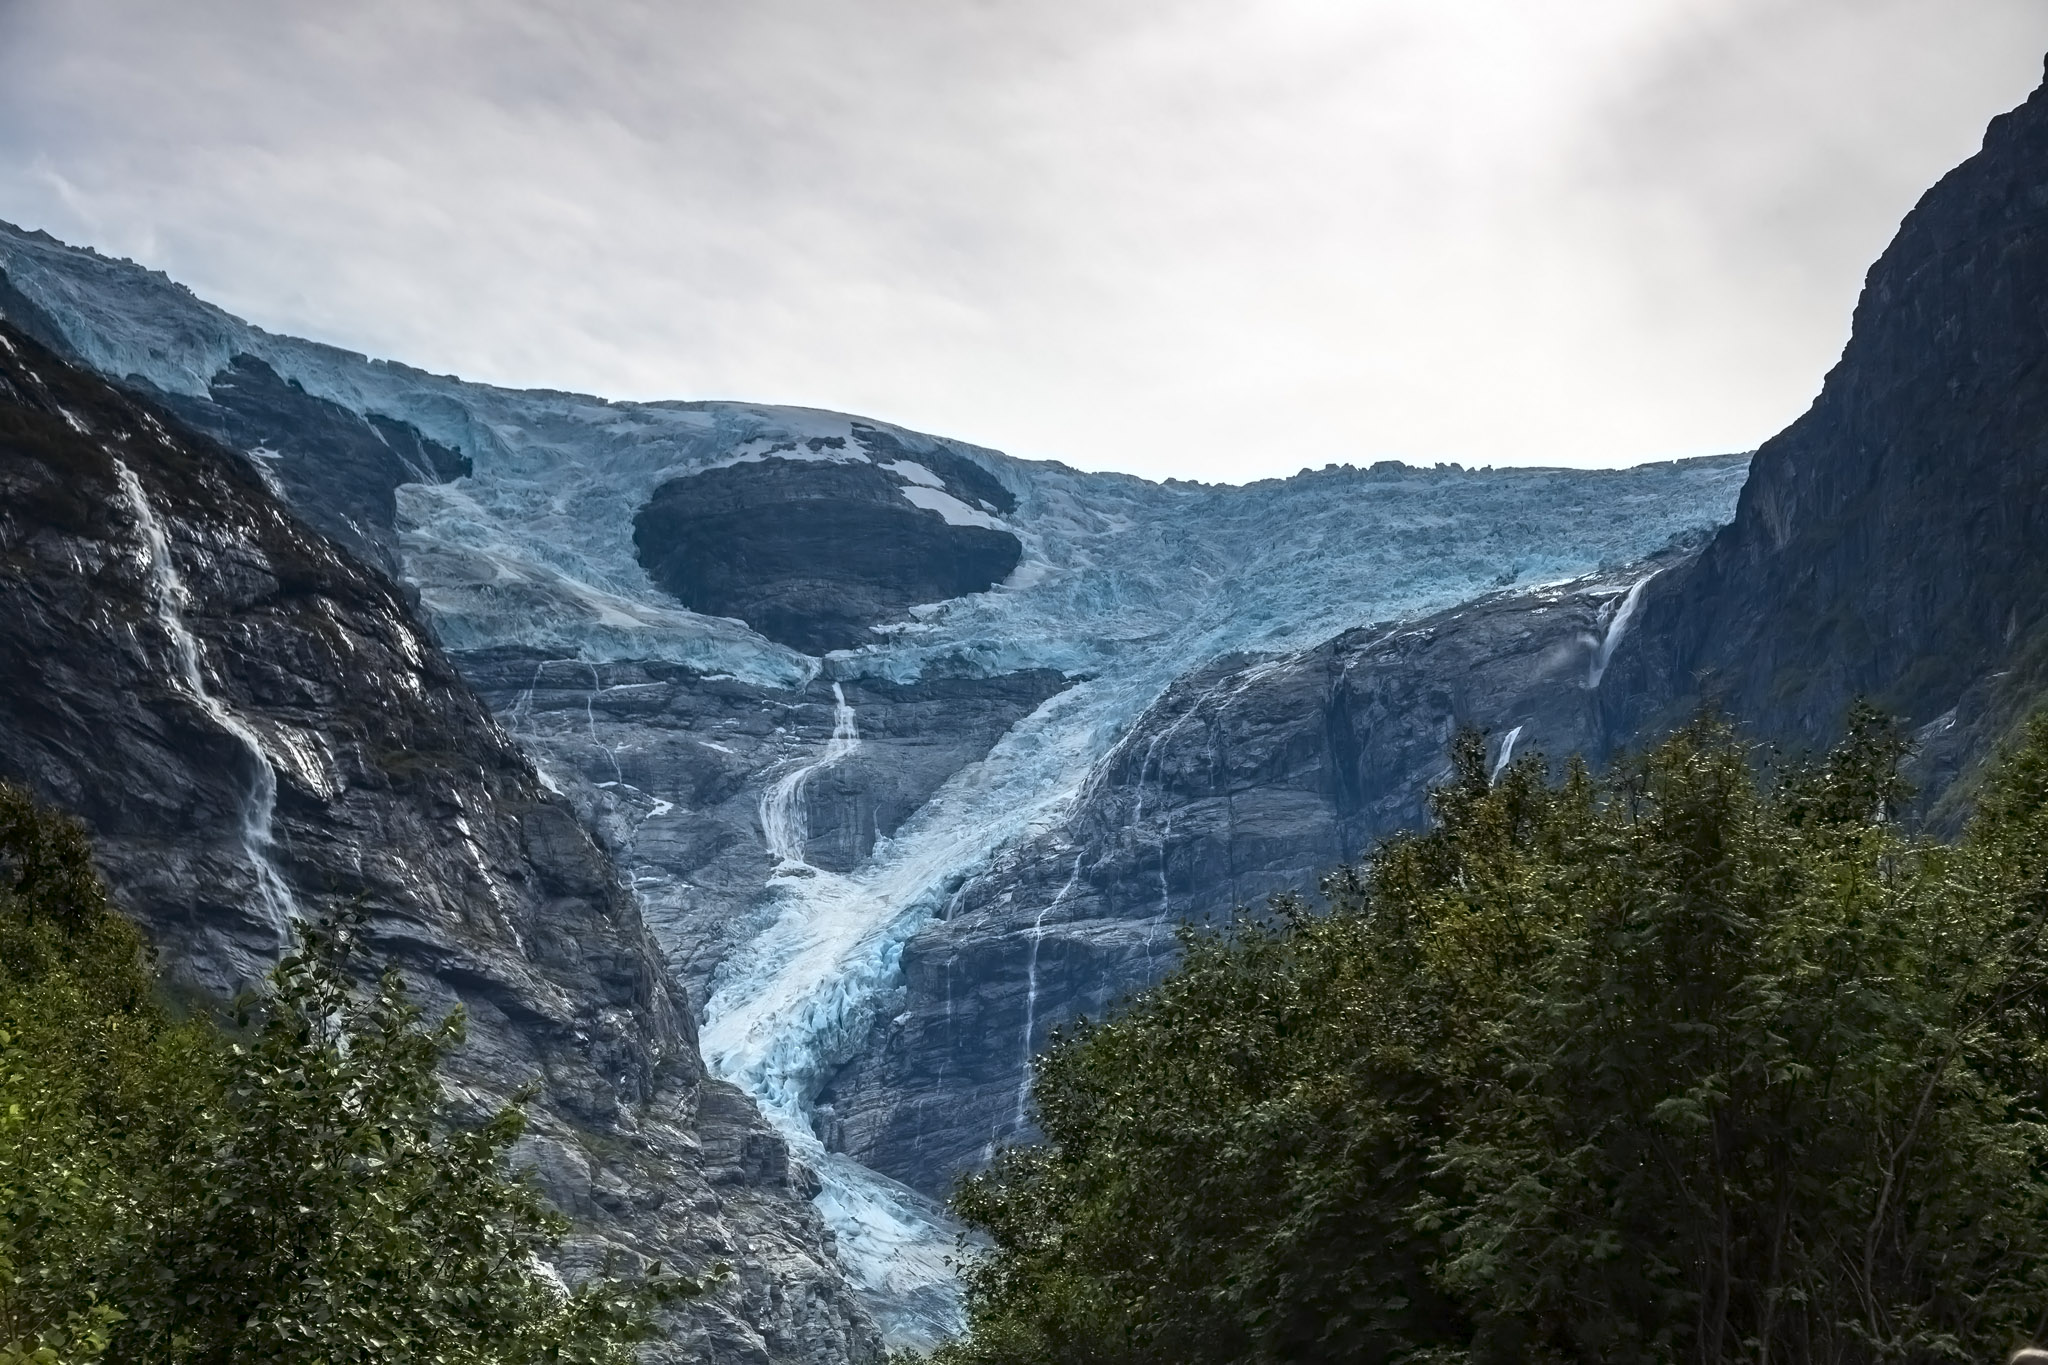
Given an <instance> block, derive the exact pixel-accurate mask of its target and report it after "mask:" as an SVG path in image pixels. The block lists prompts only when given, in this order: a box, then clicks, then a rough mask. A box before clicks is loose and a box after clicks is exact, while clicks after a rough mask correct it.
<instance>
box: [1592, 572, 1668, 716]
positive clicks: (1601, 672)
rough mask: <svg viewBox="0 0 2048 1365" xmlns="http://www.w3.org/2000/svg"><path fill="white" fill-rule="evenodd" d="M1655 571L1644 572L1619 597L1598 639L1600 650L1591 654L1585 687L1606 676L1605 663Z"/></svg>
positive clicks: (1633, 616) (1610, 659)
mask: <svg viewBox="0 0 2048 1365" xmlns="http://www.w3.org/2000/svg"><path fill="white" fill-rule="evenodd" d="M1656 576H1657V575H1656V574H1655V573H1650V574H1645V575H1644V576H1643V577H1641V578H1639V579H1637V580H1636V582H1635V584H1634V586H1632V587H1631V588H1629V590H1628V596H1626V597H1624V598H1622V599H1621V606H1619V607H1618V608H1616V609H1615V612H1614V619H1613V620H1611V621H1609V622H1608V623H1607V634H1606V635H1605V636H1604V637H1603V638H1602V639H1601V641H1600V650H1599V652H1598V653H1596V654H1595V655H1594V656H1593V670H1592V672H1591V674H1590V675H1588V677H1587V679H1586V686H1587V687H1589V688H1590V687H1598V686H1599V685H1600V680H1601V679H1602V678H1604V677H1606V676H1607V665H1608V663H1609V662H1611V661H1612V660H1613V658H1614V651H1615V649H1616V648H1618V647H1619V646H1620V644H1621V637H1622V636H1623V635H1626V634H1627V633H1628V623H1629V622H1630V621H1632V620H1634V619H1635V614H1636V605H1637V604H1638V603H1640V602H1641V601H1642V600H1643V587H1644V585H1645V584H1647V583H1648V582H1649V581H1650V580H1651V579H1652V578H1655V577H1656Z"/></svg>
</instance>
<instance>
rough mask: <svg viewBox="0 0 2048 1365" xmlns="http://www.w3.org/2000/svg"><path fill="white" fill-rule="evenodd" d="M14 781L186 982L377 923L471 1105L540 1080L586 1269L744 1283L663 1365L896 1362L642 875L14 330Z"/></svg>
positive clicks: (327, 557)
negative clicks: (439, 1034)
mask: <svg viewBox="0 0 2048 1365" xmlns="http://www.w3.org/2000/svg"><path fill="white" fill-rule="evenodd" d="M244 379H245V380H246V382H249V383H252V384H261V385H267V384H268V381H267V380H265V379H263V378H262V376H260V375H256V376H245V377H244ZM237 382H243V381H242V380H238V381H237ZM0 773H4V775H5V776H7V777H8V778H10V779H12V780H16V781H21V782H24V783H26V784H28V785H29V786H30V787H32V788H33V789H34V790H36V791H38V792H39V793H40V794H41V795H42V796H43V797H45V798H46V799H48V800H51V801H54V802H56V803H58V804H60V805H62V806H64V807H66V808H68V809H71V810H73V811H75V812H77V813H78V814H79V815H81V816H82V817H83V818H84V819H85V820H86V822H87V823H88V824H89V825H90V826H91V827H92V829H93V831H94V834H95V836H96V838H97V840H98V843H99V847H100V849H101V852H102V858H103V861H104V866H105V871H106V873H107V875H108V878H109V880H110V882H111V883H112V885H113V886H114V888H115V891H116V894H117V896H118V898H119V900H120V902H121V903H122V904H123V905H124V907H126V908H127V909H128V910H129V911H130V912H131V913H133V914H134V915H136V916H137V918H138V919H139V920H140V921H141V922H142V923H143V925H144V926H145V928H146V929H147V931H148V932H149V934H150V935H151V937H152V939H153V940H154V941H155V942H156V943H157V944H158V945H159V947H160V948H161V949H162V952H163V958H164V961H165V963H166V965H167V967H169V968H170V969H171V970H172V971H173V972H174V973H175V974H176V975H177V977H178V978H179V979H181V980H182V981H183V982H184V983H185V984H186V985H188V986H191V987H194V988H197V989H200V990H204V991H209V992H215V993H218V992H222V991H225V990H228V989H231V988H233V987H235V986H237V985H239V984H242V983H246V982H248V981H250V980H251V979H253V978H255V977H256V976H258V975H259V974H260V973H261V972H262V971H263V970H264V969H265V967H266V966H267V965H268V964H269V962H271V961H272V960H274V958H275V956H276V955H277V953H278V952H279V950H280V948H281V947H282V946H283V945H284V942H285V940H286V935H287V934H288V932H289V927H288V926H289V920H290V918H291V917H292V916H293V915H294V914H318V913H321V912H323V911H332V910H335V909H338V908H340V907H342V906H345V905H347V904H350V903H352V902H355V901H357V900H358V899H360V900H361V902H362V903H363V904H364V905H365V906H366V907H367V909H368V913H369V921H368V925H367V934H368V939H369V942H370V944H371V948H372V952H373V954H374V955H375V957H376V958H377V959H378V960H380V961H384V962H390V963H393V964H396V965H397V966H399V967H400V968H401V969H402V970H403V971H404V972H405V973H406V975H407V976H408V978H409V979H410V980H411V981H412V982H413V983H414V985H415V987H416V989H417V990H418V992H419V993H420V994H421V996H422V997H423V998H424V1000H425V1001H426V1003H427V1004H428V1005H429V1006H430V1007H434V1008H447V1007H451V1006H454V1005H457V1004H460V1005H461V1006H463V1007H464V1009H465V1010H466V1011H467V1013H468V1016H469V1020H470V1036H469V1041H468V1043H467V1044H466V1045H465V1046H464V1047H463V1048H462V1049H461V1050H460V1051H459V1052H458V1053H457V1055H456V1056H455V1058H454V1059H453V1069H454V1076H453V1081H454V1085H455V1087H456V1090H457V1093H458V1095H459V1096H460V1097H461V1099H462V1101H463V1103H464V1104H465V1105H467V1106H468V1107H470V1108H471V1109H472V1110H475V1111H481V1110H483V1109H485V1108H487V1107H490V1106H494V1105H495V1104H497V1103H499V1102H501V1101H502V1100H503V1099H504V1098H505V1097H506V1096H508V1095H509V1094H510V1093H511V1092H512V1091H514V1090H515V1089H517V1088H518V1087H520V1086H521V1085H523V1084H525V1083H527V1082H528V1081H532V1080H538V1081H539V1082H540V1085H541V1098H540V1099H539V1100H538V1101H537V1103H536V1104H535V1105H534V1107H533V1110H532V1117H533V1122H532V1127H531V1131H530V1135H529V1137H528V1138H527V1139H526V1140H525V1142H524V1144H523V1147H522V1155H523V1156H524V1158H525V1159H526V1160H528V1161H530V1162H531V1163H532V1165H533V1166H534V1167H535V1168H536V1170H537V1172H538V1174H539V1177H540V1179H541V1181H542V1184H543V1186H544V1187H545V1188H546V1189H547V1191H548V1193H549V1194H550V1195H551V1196H552V1197H553V1198H554V1199H555V1200H556V1201H557V1202H558V1203H559V1204H560V1205H561V1206H562V1207H563V1208H564V1209H565V1210H566V1211H567V1212H568V1213H569V1215H570V1216H571V1217H572V1219H574V1220H575V1221H576V1223H577V1225H578V1231H577V1233H576V1235H575V1237H574V1238H573V1239H572V1242H571V1244H570V1247H569V1251H568V1254H567V1257H566V1260H567V1264H568V1268H569V1269H571V1270H574V1269H575V1268H577V1267H581V1266H587V1265H590V1264H592V1263H594V1262H595V1260H596V1259H598V1258H599V1257H601V1256H602V1255H604V1254H605V1253H606V1251H607V1250H608V1249H614V1248H616V1249H618V1250H621V1251H624V1252H626V1253H627V1254H629V1255H638V1256H650V1257H660V1258H662V1259H663V1260H665V1261H667V1262H669V1263H671V1264H676V1265H680V1266H683V1267H686V1268H692V1269H700V1270H701V1269H704V1268H706V1267H708V1266H709V1265H710V1264H711V1263H712V1262H714V1261H720V1260H722V1261H725V1262H727V1263H728V1264H730V1265H731V1266H732V1267H733V1270H734V1274H733V1275H732V1277H731V1278H730V1279H729V1280H728V1281H727V1282H726V1283H725V1284H724V1285H723V1286H722V1287H721V1288H720V1289H719V1291H718V1292H717V1293H716V1294H715V1295H714V1296H713V1297H712V1299H711V1301H710V1302H708V1303H706V1304H703V1305H699V1306H697V1307H694V1308H692V1309H691V1310H689V1311H688V1312H687V1313H686V1314H685V1315H684V1316H683V1317H682V1318H681V1319H679V1321H678V1322H677V1324H676V1326H677V1329H678V1333H679V1335H678V1339H677V1342H676V1344H675V1345H674V1346H673V1347H672V1348H670V1349H668V1350H667V1351H666V1352H665V1353H664V1354H663V1355H662V1356H661V1357H660V1358H663V1359H672V1360H678V1361H680V1360H719V1361H734V1362H739V1361H746V1362H764V1363H765V1362H784V1361H788V1362H796V1361H803V1362H818V1365H823V1363H824V1362H838V1361H847V1360H858V1359H864V1358H868V1357H870V1356H872V1355H874V1354H875V1353H876V1350H877V1346H878V1343H877V1339H876V1337H875V1333H874V1329H873V1326H872V1324H871V1323H870V1321H869V1320H868V1319H867V1317H866V1315H865V1314H864V1313H863V1312H862V1311H861V1310H860V1309H859V1308H858V1307H857V1306H856V1305H855V1304H854V1303H853V1301H852V1299H851V1297H850V1295H849V1293H848V1291H847V1289H846V1286H845V1283H844V1281H843V1279H842V1277H841V1275H840V1273H839V1271H838V1269H837V1267H836V1266H835V1265H834V1264H833V1262H832V1258H831V1254H830V1250H829V1247H828V1244H827V1238H826V1235H825V1233H824V1231H823V1228H822V1226H821V1224H820V1222H819V1220H818V1217H817V1215H816V1213H815V1211H814V1210H813V1209H812V1208H811V1206H810V1204H809V1198H810V1195H811V1194H812V1193H813V1192H814V1190H815V1189H816V1182H815V1177H813V1176H812V1175H811V1174H810V1173H809V1172H808V1171H806V1170H805V1169H804V1168H802V1167H801V1166H799V1165H796V1164H794V1163H792V1162H791V1161H790V1159H789V1156H788V1150H787V1147H786V1145H785V1144H784V1142H783V1140H782V1139H781V1138H780V1137H778V1136H777V1135H776V1134H775V1133H774V1132H773V1131H771V1130H770V1129H769V1128H768V1127H767V1126H766V1125H765V1124H764V1123H763V1122H762V1120H761V1118H760V1116H759V1114H758V1111H756V1110H755V1109H754V1107H753V1105H752V1104H751V1103H750V1102H749V1101H747V1100H746V1099H745V1098H744V1097H743V1096H741V1095H740V1094H739V1093H738V1092H737V1091H736V1090H734V1089H732V1088H731V1087H729V1086H726V1085H723V1084H721V1083H719V1082H716V1081H714V1080H711V1079H709V1078H708V1077H707V1076H706V1074H705V1072H704V1069H703V1065H702V1062H701V1060H700V1058H699V1056H698V1052H697V1039H696V1029H695V1025H694V1021H693V1018H692V1015H691V1011H690V1010H689V1008H688V1006H687V1002H686V1000H685V999H684V997H683V996H682V994H681V993H680V992H679V991H678V990H677V988H676V987H675V986H674V985H673V984H672V982H671V979H670V977H669V974H668V972H667V971H666V969H665V967H664V965H663V963H662V961H661V958H660V955H659V954H658V953H657V951H656V950H655V948H654V946H653V943H652V941H651V939H650V938H649V936H648V933H647V930H646V928H645V926H644V924H643V922H642V919H641V917H640V914H639V912H638V910H637V908H636V907H635V905H634V903H633V901H632V899H631V897H630V896H629V895H628V894H627V893H626V891H625V890H624V888H622V887H621V885H620V884H619V880H618V876H617V874H616V872H615V870H614V867H613V865H612V863H611V861H610V860H609V859H608V858H607V857H606V855H605V854H604V853H603V852H602V851H601V850H600V849H599V848H598V847H597V846H596V845H595V844H593V842H592V841H591V839H590V837H589V836H588V834H586V832H585V831H584V829H583V827H582V826H581V824H580V823H579V821H578V819H577V816H576V813H575V811H574V810H573V809H572V808H571V807H570V805H569V804H568V803H567V802H565V801H563V800H562V799H560V798H559V797H557V796H554V795H553V794H551V793H550V792H548V791H547V790H546V788H545V787H544V786H543V785H542V784H541V783H540V782H539V781H538V780H537V779H536V777H535V774H534V772H533V770H532V768H531V767H530V765H529V764H528V763H527V762H526V760H524V759H523V758H522V757H521V756H520V755H519V753H518V752H517V750H516V749H515V748H514V747H513V745H512V744H511V742H510V741H509V740H508V738H507V737H506V736H505V734H504V732H503V731H502V730H501V729H500V728H499V726H498V725H497V724H496V723H495V722H494V721H493V720H492V719H491V718H490V715H489V713H488V711H487V710H486V709H485V708H484V707H483V705H482V704H481V703H480V702H479V701H478V700H477V699H476V698H475V696H474V695H473V694H472V693H471V692H470V691H469V690H468V689H467V688H466V687H465V686H464V685H463V684H462V682H461V680H460V678H459V677H458V676H457V674H456V672H455V670H454V668H453V667H452V666H451V665H450V663H449V662H448V661H447V659H446V658H445V657H444V656H443V655H442V654H441V653H440V652H439V651H438V650H437V649H436V648H435V646H434V645H433V643H432V641H431V640H430V639H429V638H428V637H427V636H426V635H425V634H424V632H423V631H422V630H421V629H420V627H419V626H418V625H416V624H415V622H414V621H413V619H412V617H411V615H410V613H409V610H408V608H407V606H406V603H405V601H404V599H403V597H402V596H401V595H400V593H399V592H398V591H397V589H396V588H395V587H394V586H393V584H392V583H391V582H390V581H389V580H387V579H386V578H384V577H383V576H382V575H380V574H378V573H376V572H374V571H371V570H368V569H365V568H364V567H363V566H362V565H361V564H360V563H358V562H357V561H356V560H354V559H353V558H351V557H350V556H348V555H347V554H345V553H343V552H341V551H340V550H339V549H337V547H336V546H335V545H334V544H333V543H332V542H330V541H329V540H327V539H326V538H325V537H323V536H321V535H320V534H319V533H318V532H317V531H315V530H314V529H312V528H311V527H309V526H308V525H307V524H305V523H304V522H302V521H300V520H299V519H298V518H297V517H296V516H295V515H293V514H292V513H290V512H288V511H286V510H285V509H284V508H283V506H282V505H281V504H280V503H279V502H278V500H277V499H276V498H275V497H273V496H272V494H271V493H270V492H269V491H268V490H267V489H266V487H265V485H264V483H263V481H262V479H261V478H260V477H259V474H258V472H257V471H256V470H255V469H254V468H252V467H250V466H248V465H246V464H245V463H244V462H243V461H242V460H241V459H240V458H239V457H237V456H234V455H230V454H228V453H227V452H225V451H222V450H220V449H218V448H217V447H214V446H212V445H210V444H207V443H205V442H203V441H199V440H195V439H193V438H191V437H188V436H186V435H184V434H181V433H180V432H179V431H178V430H177V429H176V428H175V427H174V426H173V425H172V424H171V423H169V422H168V421H166V420H164V419H163V418H161V417H159V416H158V415H157V414H156V413H154V412H152V411H151V410H150V408H148V407H147V406H145V405H144V404H142V403H140V402H138V401H136V400H134V399H131V398H129V397H127V396H125V395H123V394H121V393H118V392H116V391H114V390H112V389H110V388H109V387H107V386H106V385H105V384H104V383H102V382H101V381H99V380H97V379H92V378H88V377H86V376H84V375H82V374H80V373H79V372H77V371H75V370H72V369H69V368H67V367H66V366H64V365H63V364H61V363H60V362H58V361H57V360H56V359H55V358H54V357H52V356H51V355H50V354H49V353H47V352H45V351H43V350H41V349H40V348H39V347H38V346H37V345H36V344H35V343H33V342H32V341H31V340H29V339H28V338H27V337H26V336H25V335H24V334H23V333H21V332H19V331H17V330H15V329H13V328H11V327H7V326H5V325H0Z"/></svg>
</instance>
